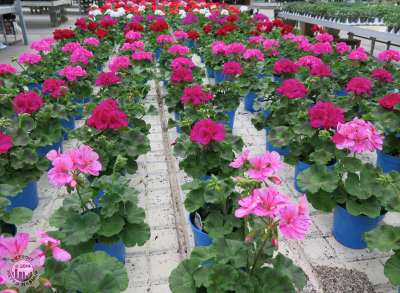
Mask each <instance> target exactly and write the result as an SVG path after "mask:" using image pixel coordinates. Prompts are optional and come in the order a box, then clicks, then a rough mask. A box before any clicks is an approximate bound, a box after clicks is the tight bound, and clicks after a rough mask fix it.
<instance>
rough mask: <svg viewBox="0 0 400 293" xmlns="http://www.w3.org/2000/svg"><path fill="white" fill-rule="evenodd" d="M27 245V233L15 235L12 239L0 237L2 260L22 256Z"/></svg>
mask: <svg viewBox="0 0 400 293" xmlns="http://www.w3.org/2000/svg"><path fill="white" fill-rule="evenodd" d="M28 243H29V234H28V233H17V235H15V236H14V237H6V236H3V235H0V255H1V257H4V258H15V257H17V256H20V255H23V254H24V251H25V250H26V248H27V247H28Z"/></svg>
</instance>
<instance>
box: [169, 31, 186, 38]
mask: <svg viewBox="0 0 400 293" xmlns="http://www.w3.org/2000/svg"><path fill="white" fill-rule="evenodd" d="M172 34H173V35H174V37H175V38H177V39H178V40H179V39H182V40H183V39H187V38H188V34H187V32H185V31H183V30H177V31H174V32H172Z"/></svg>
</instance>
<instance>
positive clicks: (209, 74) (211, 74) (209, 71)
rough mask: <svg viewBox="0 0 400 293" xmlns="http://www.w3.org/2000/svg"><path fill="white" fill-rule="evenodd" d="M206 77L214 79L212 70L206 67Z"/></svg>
mask: <svg viewBox="0 0 400 293" xmlns="http://www.w3.org/2000/svg"><path fill="white" fill-rule="evenodd" d="M207 75H208V77H209V78H215V71H214V69H212V68H210V67H207Z"/></svg>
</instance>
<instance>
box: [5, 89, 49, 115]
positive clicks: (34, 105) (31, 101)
mask: <svg viewBox="0 0 400 293" xmlns="http://www.w3.org/2000/svg"><path fill="white" fill-rule="evenodd" d="M43 104H44V103H43V98H42V97H41V96H39V95H38V94H37V93H36V92H35V91H29V92H22V93H19V94H18V95H16V96H15V97H14V99H13V101H12V106H13V110H14V112H15V113H17V114H22V113H27V114H32V113H35V112H37V111H38V110H39V109H40V108H41V107H42V106H43Z"/></svg>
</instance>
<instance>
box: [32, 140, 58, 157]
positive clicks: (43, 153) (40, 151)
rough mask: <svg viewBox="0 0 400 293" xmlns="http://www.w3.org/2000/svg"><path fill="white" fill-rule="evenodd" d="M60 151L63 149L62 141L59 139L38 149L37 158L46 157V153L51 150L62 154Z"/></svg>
mask: <svg viewBox="0 0 400 293" xmlns="http://www.w3.org/2000/svg"><path fill="white" fill-rule="evenodd" d="M62 149H63V147H62V140H61V139H60V140H59V141H58V142H55V143H53V144H49V145H46V146H44V147H40V148H38V150H37V153H38V155H39V156H41V157H44V156H46V155H47V153H48V152H50V151H52V150H56V151H60V152H62Z"/></svg>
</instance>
